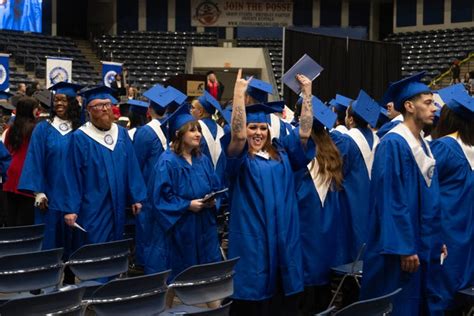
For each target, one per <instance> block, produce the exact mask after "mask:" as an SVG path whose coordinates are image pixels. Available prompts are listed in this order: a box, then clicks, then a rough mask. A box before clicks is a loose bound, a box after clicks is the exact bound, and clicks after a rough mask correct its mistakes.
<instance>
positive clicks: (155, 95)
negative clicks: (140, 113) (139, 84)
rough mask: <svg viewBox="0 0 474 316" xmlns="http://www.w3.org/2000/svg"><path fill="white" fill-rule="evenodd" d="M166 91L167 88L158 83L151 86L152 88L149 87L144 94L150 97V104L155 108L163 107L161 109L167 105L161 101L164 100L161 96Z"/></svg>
mask: <svg viewBox="0 0 474 316" xmlns="http://www.w3.org/2000/svg"><path fill="white" fill-rule="evenodd" d="M165 91H166V88H165V87H163V86H162V85H160V84H156V85H154V86H153V87H151V88H150V89H148V90H147V91H145V92H144V93H143V96H144V97H146V98H148V99H149V100H150V106H151V107H152V108H153V109H155V110H156V109H158V108H161V109H165V108H166V106H167V105H168V104H166V105H164V106H162V105H161V104H160V103H159V102H162V100H163V99H162V98H161V97H160V95H161V94H162V93H163V92H165ZM170 102H171V101H170Z"/></svg>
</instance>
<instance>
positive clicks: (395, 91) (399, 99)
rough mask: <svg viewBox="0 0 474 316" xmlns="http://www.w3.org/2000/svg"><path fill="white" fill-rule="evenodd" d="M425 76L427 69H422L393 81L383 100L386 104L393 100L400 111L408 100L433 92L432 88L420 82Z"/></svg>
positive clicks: (396, 108)
mask: <svg viewBox="0 0 474 316" xmlns="http://www.w3.org/2000/svg"><path fill="white" fill-rule="evenodd" d="M424 76H425V71H422V72H420V73H417V74H414V75H413V76H410V77H407V78H404V79H402V80H399V81H397V82H393V83H391V84H390V86H389V87H388V89H387V91H386V92H385V95H384V97H383V101H382V102H383V103H384V104H387V103H389V102H393V105H394V107H395V110H397V111H398V112H400V111H401V109H402V107H403V103H404V102H405V101H406V100H408V99H410V98H411V97H413V96H415V95H417V94H420V93H431V89H430V88H429V87H428V86H427V85H425V84H424V83H421V82H420V80H421V79H422V78H423V77H424Z"/></svg>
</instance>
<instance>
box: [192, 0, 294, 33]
mask: <svg viewBox="0 0 474 316" xmlns="http://www.w3.org/2000/svg"><path fill="white" fill-rule="evenodd" d="M292 21H293V1H287V0H274V1H265V0H234V1H220V0H191V25H192V26H221V27H236V26H254V27H255V26H272V27H276V26H278V27H283V26H289V25H292Z"/></svg>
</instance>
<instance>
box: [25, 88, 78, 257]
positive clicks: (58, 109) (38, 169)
mask: <svg viewBox="0 0 474 316" xmlns="http://www.w3.org/2000/svg"><path fill="white" fill-rule="evenodd" d="M81 88H82V87H81V86H79V85H76V84H72V83H67V82H60V83H57V84H55V85H54V86H52V87H51V88H50V90H52V91H53V92H54V98H53V104H52V111H51V117H50V118H49V119H47V120H43V121H41V122H40V123H38V124H37V125H36V127H35V129H34V130H33V133H32V135H31V140H30V145H29V147H28V153H27V155H26V159H25V164H24V166H23V171H22V173H21V177H20V182H19V186H18V187H19V189H20V190H26V191H30V192H32V193H34V194H35V206H36V209H35V223H37V224H39V223H44V224H45V226H46V229H45V235H44V239H43V249H52V248H59V247H64V248H66V252H65V253H66V256H67V252H68V248H69V245H68V242H70V230H69V229H66V225H65V223H64V218H63V215H64V214H63V213H62V208H63V204H64V194H63V191H62V187H61V176H62V170H63V169H62V164H63V163H64V161H65V159H66V151H67V148H68V146H69V142H70V140H71V135H72V132H73V131H75V130H76V129H78V128H79V127H80V125H81V121H80V113H81V109H80V107H79V104H78V102H77V100H76V95H77V91H78V90H80V89H81Z"/></svg>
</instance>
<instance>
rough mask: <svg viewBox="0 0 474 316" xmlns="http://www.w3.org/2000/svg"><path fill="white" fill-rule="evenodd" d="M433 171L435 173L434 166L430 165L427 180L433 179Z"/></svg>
mask: <svg viewBox="0 0 474 316" xmlns="http://www.w3.org/2000/svg"><path fill="white" fill-rule="evenodd" d="M434 171H435V165H432V166H431V167H430V168H429V169H428V178H430V179H432V178H433V175H434Z"/></svg>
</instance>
